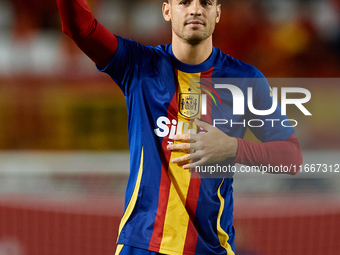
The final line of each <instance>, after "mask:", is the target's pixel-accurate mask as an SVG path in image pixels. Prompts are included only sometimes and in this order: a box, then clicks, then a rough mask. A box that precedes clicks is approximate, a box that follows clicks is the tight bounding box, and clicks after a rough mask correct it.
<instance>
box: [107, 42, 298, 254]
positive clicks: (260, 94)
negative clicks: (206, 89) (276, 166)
mask: <svg viewBox="0 0 340 255" xmlns="http://www.w3.org/2000/svg"><path fill="white" fill-rule="evenodd" d="M118 40H119V44H118V49H117V51H116V53H115V55H114V57H113V58H112V60H111V61H110V62H109V64H108V65H107V67H105V69H103V70H101V71H103V72H106V73H108V74H109V75H110V76H111V77H112V78H113V80H114V81H115V82H116V84H117V85H118V86H119V87H120V88H121V89H122V91H123V93H124V95H125V97H126V104H127V111H128V133H129V148H130V156H131V159H130V175H129V180H128V184H127V190H126V201H125V211H124V215H123V217H122V220H121V223H120V226H119V237H118V244H124V245H129V246H133V247H138V248H142V249H147V250H150V251H155V252H159V253H162V254H176V255H180V254H188V255H189V254H190V255H191V254H192V255H194V254H201V255H209V254H221V255H222V254H228V255H231V254H234V228H233V188H232V183H233V179H232V178H200V176H199V175H198V176H197V173H195V172H190V171H189V170H183V169H182V167H181V166H179V165H177V164H173V163H171V159H172V158H175V157H179V156H180V155H181V153H180V152H171V151H169V150H167V149H166V147H167V145H168V144H169V143H172V142H173V136H174V135H175V134H177V133H185V132H189V130H190V129H193V128H194V127H191V126H190V125H191V124H190V119H191V116H187V115H186V114H185V111H184V108H185V107H184V106H185V105H184V104H185V102H184V101H183V99H184V98H185V96H190V90H191V89H190V79H191V78H228V77H232V78H240V79H241V81H239V87H240V89H241V90H242V91H243V93H244V94H245V95H246V94H247V87H246V85H243V83H242V79H243V78H263V75H262V74H261V73H260V72H259V71H258V70H257V69H256V68H255V67H253V66H251V65H248V64H245V63H243V62H241V61H239V60H236V59H234V58H232V57H230V56H228V55H227V54H224V53H222V52H221V51H220V50H219V49H218V48H213V51H212V54H211V55H210V57H209V58H208V59H207V60H206V61H205V62H203V63H202V64H199V65H188V64H185V63H182V62H180V61H179V60H177V59H176V58H175V57H174V55H173V53H172V48H171V44H170V45H166V46H157V47H151V46H143V45H141V44H138V43H136V42H134V41H132V40H128V39H122V38H120V37H118ZM218 93H219V96H220V98H221V101H222V105H223V107H222V108H221V109H220V111H222V114H225V117H226V118H229V119H230V118H236V119H234V120H235V122H237V121H240V118H249V117H251V116H250V115H251V114H250V113H249V112H247V113H245V116H232V106H233V104H232V100H233V99H232V97H231V95H230V93H227V90H221V91H218ZM269 94H270V87H269V85H268V84H265V83H264V84H263V85H262V84H258V85H257V84H255V85H254V98H255V99H254V106H256V109H268V108H270V106H271V104H272V101H271V98H270V96H269ZM196 99H197V98H196ZM190 100H191V101H194V100H195V98H190ZM199 103H200V100H196V101H195V105H194V106H193V107H194V108H195V109H196V108H198V109H200V108H199V106H197V105H196V104H199ZM207 108H208V111H210V113H209V114H206V115H204V116H203V115H202V116H201V111H200V110H198V111H197V114H196V115H195V117H196V118H201V119H202V120H204V121H206V122H211V118H212V116H213V113H212V112H211V111H212V110H211V102H210V103H209V102H208V107H207ZM266 117H267V118H268V116H266ZM269 117H270V118H272V119H282V118H284V116H281V114H280V109H279V107H278V108H277V110H276V111H275V112H274V113H273V114H271V116H269ZM259 118H264V117H263V116H262V117H261V116H260V117H259ZM221 130H222V131H223V132H225V133H227V134H228V135H230V136H233V137H241V138H242V137H243V136H244V134H245V130H246V127H244V126H243V125H234V126H233V127H230V126H225V127H222V128H221ZM293 133H294V129H293V128H286V127H282V126H279V125H278V126H276V127H275V128H273V127H272V126H268V127H266V126H264V127H262V128H261V129H257V130H256V131H255V134H256V136H257V137H258V138H259V139H260V140H261V141H272V140H285V139H287V138H288V137H290V136H291V135H292V134H293ZM193 175H196V176H193ZM193 177H195V178H193Z"/></svg>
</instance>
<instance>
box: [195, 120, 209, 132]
mask: <svg viewBox="0 0 340 255" xmlns="http://www.w3.org/2000/svg"><path fill="white" fill-rule="evenodd" d="M195 123H196V125H197V126H198V127H200V128H203V129H205V130H207V131H209V130H210V129H211V128H212V127H213V126H212V125H210V124H208V123H207V122H204V121H202V120H199V119H197V118H196V119H195Z"/></svg>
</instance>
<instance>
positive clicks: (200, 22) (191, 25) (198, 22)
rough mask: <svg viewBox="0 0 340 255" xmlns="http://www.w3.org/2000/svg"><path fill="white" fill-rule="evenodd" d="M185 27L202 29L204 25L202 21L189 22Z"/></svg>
mask: <svg viewBox="0 0 340 255" xmlns="http://www.w3.org/2000/svg"><path fill="white" fill-rule="evenodd" d="M185 25H186V26H190V27H200V26H203V25H204V23H203V22H202V21H200V20H189V21H187V22H186V23H185Z"/></svg>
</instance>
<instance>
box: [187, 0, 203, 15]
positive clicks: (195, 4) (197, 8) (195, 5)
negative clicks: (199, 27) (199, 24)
mask: <svg viewBox="0 0 340 255" xmlns="http://www.w3.org/2000/svg"><path fill="white" fill-rule="evenodd" d="M190 15H191V16H201V15H202V6H201V3H200V1H199V0H193V1H192V2H191V6H190Z"/></svg>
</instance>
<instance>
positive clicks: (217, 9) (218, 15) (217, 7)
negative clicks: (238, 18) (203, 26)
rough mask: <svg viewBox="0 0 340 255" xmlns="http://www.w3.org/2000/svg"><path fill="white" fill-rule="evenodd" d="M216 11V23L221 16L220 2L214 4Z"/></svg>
mask: <svg viewBox="0 0 340 255" xmlns="http://www.w3.org/2000/svg"><path fill="white" fill-rule="evenodd" d="M216 12H217V15H216V23H218V22H220V18H221V12H222V10H221V4H218V5H217V6H216Z"/></svg>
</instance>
